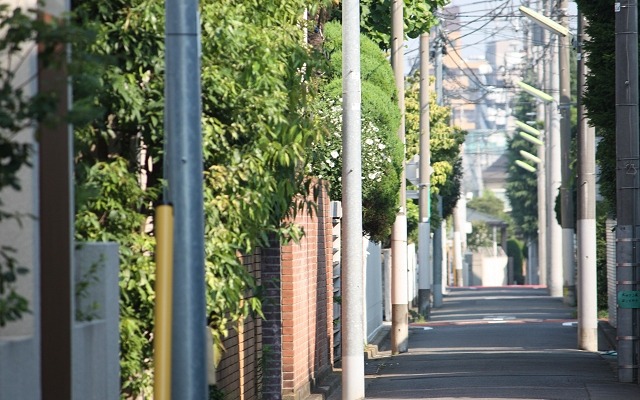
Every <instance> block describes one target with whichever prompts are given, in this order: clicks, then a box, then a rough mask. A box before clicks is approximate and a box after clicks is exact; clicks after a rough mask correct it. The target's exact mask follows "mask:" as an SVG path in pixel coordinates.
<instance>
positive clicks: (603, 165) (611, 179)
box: [577, 0, 616, 215]
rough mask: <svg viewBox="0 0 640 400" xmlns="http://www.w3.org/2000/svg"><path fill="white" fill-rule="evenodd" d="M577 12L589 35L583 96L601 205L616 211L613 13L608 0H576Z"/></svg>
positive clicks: (584, 45)
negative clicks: (586, 22) (593, 144)
mask: <svg viewBox="0 0 640 400" xmlns="http://www.w3.org/2000/svg"><path fill="white" fill-rule="evenodd" d="M577 3H578V6H579V7H580V12H581V13H582V14H583V15H584V16H585V18H586V19H588V20H589V27H588V28H587V29H586V31H587V34H588V35H589V36H590V38H589V40H587V41H585V42H584V44H583V51H585V52H586V53H588V59H587V66H588V67H589V69H590V72H589V75H588V76H587V79H586V86H587V88H586V93H585V97H584V98H583V101H584V105H585V106H586V108H587V115H588V117H589V123H590V124H591V125H592V126H594V127H595V128H596V135H597V136H598V137H599V138H600V141H599V143H598V147H597V150H596V151H597V153H596V162H597V163H598V166H599V167H600V176H599V179H598V183H599V184H600V189H599V190H600V194H601V195H602V196H603V197H604V199H605V202H604V204H603V206H606V207H607V208H608V212H610V213H611V214H612V215H615V213H616V94H615V76H616V74H615V72H616V71H615V70H616V68H615V64H616V56H615V42H616V40H615V12H614V7H612V5H611V2H610V1H606V0H578V1H577Z"/></svg>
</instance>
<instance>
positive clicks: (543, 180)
mask: <svg viewBox="0 0 640 400" xmlns="http://www.w3.org/2000/svg"><path fill="white" fill-rule="evenodd" d="M541 3H542V2H541V1H540V0H537V1H536V5H537V6H538V7H537V11H539V12H541V11H542V8H541V7H540V6H541V5H542V4H541ZM543 32H544V30H541V31H540V33H543ZM543 43H546V42H543ZM543 43H539V44H538V46H535V45H536V41H533V45H534V46H535V47H537V51H536V57H537V59H538V62H537V63H536V65H535V66H536V72H537V79H538V85H537V87H539V88H544V87H545V85H544V66H543V65H544V64H543V65H540V61H541V60H542V55H543V54H544V47H542V45H543ZM544 111H545V107H544V103H543V102H542V101H538V102H537V103H536V120H537V121H544V120H545V112H544ZM547 128H548V126H545V127H544V129H543V134H542V135H541V137H540V139H541V140H542V141H543V142H544V145H542V146H538V158H539V159H540V163H539V164H538V275H537V277H535V276H532V277H531V278H532V280H531V283H533V284H541V285H546V284H547V208H548V207H547V200H546V199H547V197H546V196H547V176H546V175H547V161H546V160H547V156H546V153H547V151H546V148H547V138H546V135H547V130H546V129H547Z"/></svg>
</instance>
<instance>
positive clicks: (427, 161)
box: [418, 33, 442, 318]
mask: <svg viewBox="0 0 640 400" xmlns="http://www.w3.org/2000/svg"><path fill="white" fill-rule="evenodd" d="M430 134H431V132H430V126H429V33H423V34H421V35H420V166H419V171H420V174H419V175H420V185H419V187H418V190H419V200H418V201H419V213H420V215H419V222H418V251H419V252H418V263H419V266H420V274H419V277H420V282H419V287H418V305H419V307H418V310H419V312H420V314H421V315H423V316H424V317H425V318H427V317H428V316H429V308H430V306H431V286H432V282H431V279H432V278H433V270H432V268H431V257H430V256H431V171H430V170H431V146H430V143H429V141H430ZM440 290H442V288H441V289H440Z"/></svg>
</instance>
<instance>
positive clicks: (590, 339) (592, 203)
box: [577, 13, 598, 351]
mask: <svg viewBox="0 0 640 400" xmlns="http://www.w3.org/2000/svg"><path fill="white" fill-rule="evenodd" d="M587 25H588V21H587V20H586V19H585V18H584V17H583V16H582V14H580V13H578V31H579V33H578V226H577V227H578V348H579V349H581V350H587V351H598V304H597V290H598V287H597V274H596V269H597V266H596V147H595V141H596V135H595V129H594V128H593V127H591V126H589V119H588V117H587V112H586V111H587V110H586V108H585V106H584V102H583V98H584V91H585V79H586V77H587V75H588V74H589V69H588V67H587V64H586V63H587V55H586V53H585V52H584V51H583V49H582V45H583V43H584V42H585V41H587V40H589V37H588V35H587V34H586V32H585V30H586V27H587Z"/></svg>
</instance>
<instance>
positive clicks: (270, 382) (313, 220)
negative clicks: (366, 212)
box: [217, 193, 333, 400]
mask: <svg viewBox="0 0 640 400" xmlns="http://www.w3.org/2000/svg"><path fill="white" fill-rule="evenodd" d="M329 214H330V209H329V200H328V196H327V195H326V193H322V194H321V195H320V197H319V199H318V207H317V211H315V212H313V213H312V214H311V215H309V214H308V212H307V210H304V211H302V212H300V213H299V215H298V217H297V218H296V220H295V223H296V224H298V225H300V226H302V227H303V229H304V231H305V235H304V237H303V238H302V240H301V241H300V242H299V243H297V244H295V243H291V244H287V245H280V243H278V241H277V238H276V237H274V236H271V237H270V246H269V247H267V248H263V249H261V250H260V251H259V252H258V253H256V254H254V255H253V256H251V257H245V265H247V267H248V268H250V270H251V271H252V273H253V274H254V276H256V277H257V278H258V279H259V283H260V284H261V285H262V287H263V304H262V310H263V313H264V319H263V320H259V319H251V318H248V319H247V320H246V321H245V323H244V324H243V329H240V330H236V329H231V330H230V335H229V337H228V338H227V339H226V340H225V343H224V345H225V348H226V352H225V354H224V358H223V360H222V361H221V362H220V365H219V366H218V370H217V378H218V387H219V388H220V389H221V390H222V391H223V392H224V393H225V398H226V399H242V400H253V399H264V400H280V399H284V400H299V399H302V398H304V397H305V396H306V395H307V394H308V393H309V391H310V390H311V388H312V387H313V385H314V383H315V382H316V381H317V379H319V378H321V377H322V375H323V374H325V373H327V372H329V371H330V370H331V365H332V362H333V360H332V354H331V353H332V352H331V349H332V346H333V337H332V336H333V335H332V333H333V322H332V319H333V315H332V312H328V311H332V310H333V296H332V290H333V283H332V278H333V276H332V275H333V265H332V221H331V216H330V215H329Z"/></svg>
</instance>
